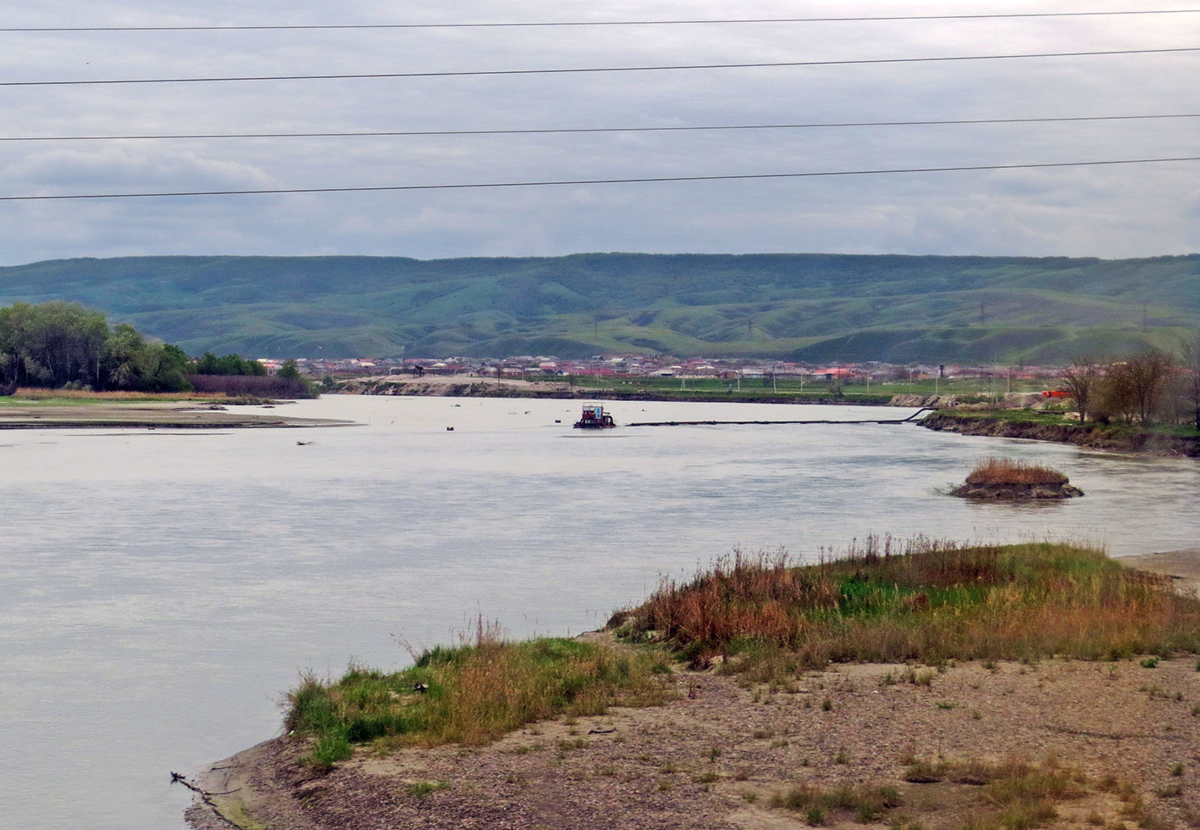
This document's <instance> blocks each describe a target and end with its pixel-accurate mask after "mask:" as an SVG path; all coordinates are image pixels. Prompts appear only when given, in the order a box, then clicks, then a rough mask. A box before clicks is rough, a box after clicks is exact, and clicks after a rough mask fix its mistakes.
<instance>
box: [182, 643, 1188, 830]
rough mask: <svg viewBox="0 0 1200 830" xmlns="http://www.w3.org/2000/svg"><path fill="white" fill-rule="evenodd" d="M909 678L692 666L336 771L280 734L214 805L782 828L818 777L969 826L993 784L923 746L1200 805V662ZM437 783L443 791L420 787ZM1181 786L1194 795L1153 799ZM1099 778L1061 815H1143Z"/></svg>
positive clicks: (236, 814)
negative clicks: (472, 735) (669, 687)
mask: <svg viewBox="0 0 1200 830" xmlns="http://www.w3.org/2000/svg"><path fill="white" fill-rule="evenodd" d="M927 671H928V673H930V674H933V671H932V670H927ZM904 672H905V667H904V666H887V665H852V666H840V667H837V668H836V669H832V670H829V671H823V672H813V673H809V674H807V675H806V676H804V677H803V678H801V679H800V680H799V681H798V682H797V683H796V684H795V686H794V687H793V688H792V689H791V690H780V691H777V692H775V693H769V692H766V691H765V690H763V689H746V688H741V687H740V686H739V684H738V682H737V680H736V679H735V678H732V677H722V676H718V675H716V674H713V673H712V672H704V673H690V672H689V673H683V674H681V676H680V678H679V680H678V684H679V689H680V692H681V695H680V698H679V699H678V700H675V701H674V702H672V703H669V704H668V705H666V706H663V707H661V708H655V709H615V710H612V711H611V712H610V713H609V714H608V715H606V716H603V717H595V718H580V719H579V720H578V721H575V722H568V721H562V720H559V721H554V722H547V723H541V724H537V725H533V726H530V727H527V728H525V729H522V730H520V731H518V732H516V733H514V734H511V735H509V736H508V737H505V738H504V739H502V740H500V741H498V742H496V743H495V744H493V745H491V746H488V747H484V748H463V747H458V746H444V747H438V748H434V749H409V750H403V751H400V752H396V753H393V754H391V755H387V756H383V757H375V756H372V755H371V754H370V753H369V751H363V750H360V752H359V753H358V754H357V755H356V756H355V758H354V759H353V760H351V761H349V762H346V763H345V764H342V765H339V766H338V767H337V768H336V769H335V770H334V771H333V772H331V773H329V774H327V775H323V774H318V773H315V772H313V771H312V770H310V769H308V768H306V767H303V766H300V765H298V764H297V756H298V754H299V751H298V748H297V747H295V746H294V745H292V744H290V743H289V742H287V741H286V740H285V739H275V740H273V741H269V742H267V743H265V744H261V745H259V746H258V747H255V748H254V749H253V750H250V751H248V752H247V753H242V754H240V755H239V756H235V757H234V758H232V759H230V760H228V761H226V762H223V763H221V764H217V765H214V769H213V770H212V771H211V772H210V773H209V774H208V775H207V776H206V777H205V781H206V788H208V789H210V790H213V791H215V792H227V791H229V790H236V792H234V793H232V794H230V795H227V796H217V797H215V799H214V801H215V803H216V805H217V806H218V808H219V809H221V810H222V811H223V812H224V813H225V814H227V815H229V816H230V817H231V818H234V819H235V820H236V821H238V822H244V821H245V820H246V819H247V818H249V819H251V820H252V821H253V822H257V824H254V823H246V824H245V825H244V826H247V827H261V828H268V829H269V830H333V829H334V828H337V830H358V828H376V827H405V828H415V827H421V828H488V829H489V830H507V829H511V830H518V828H519V830H534V829H535V828H546V830H550V828H554V829H555V830H559V829H560V828H573V830H592V829H593V828H595V830H601V829H602V828H603V830H610V828H611V829H613V830H617V829H621V830H623V829H625V828H628V830H634V829H635V828H637V830H641V829H642V828H662V829H663V830H665V829H666V828H680V830H682V828H721V829H722V830H739V829H741V830H749V829H750V828H778V830H782V828H801V827H806V826H807V822H806V817H805V815H804V814H803V813H799V814H797V813H794V812H789V811H787V810H784V809H780V808H772V807H771V806H769V805H770V799H771V796H772V795H773V794H775V793H779V792H783V791H786V790H787V789H788V788H790V787H793V786H795V785H797V784H799V783H801V782H808V783H812V784H817V785H821V786H825V787H834V786H836V785H837V784H839V783H843V782H847V781H850V782H871V783H882V784H892V785H894V786H896V787H898V788H899V789H900V790H901V792H902V793H903V796H904V799H905V805H906V809H904V810H902V811H901V812H904V813H906V814H907V815H908V816H910V817H911V818H913V819H914V820H919V821H920V822H921V824H922V825H923V826H925V827H927V828H931V830H941V828H958V827H961V826H962V825H963V824H964V823H965V820H966V818H967V817H968V816H969V815H970V813H971V812H972V810H973V809H974V808H975V805H976V800H977V799H978V798H979V797H980V788H979V787H977V786H970V785H967V784H957V785H955V784H949V783H941V784H915V783H910V782H906V781H905V780H904V771H905V768H906V766H907V764H908V762H909V760H910V759H911V757H912V756H914V755H915V756H923V757H928V758H936V757H939V756H944V757H946V758H950V759H986V760H1002V759H1004V758H1014V757H1015V758H1022V759H1027V760H1030V761H1033V762H1044V761H1045V760H1046V759H1047V758H1057V759H1059V760H1060V761H1062V762H1064V763H1068V764H1070V765H1071V766H1072V767H1074V768H1077V769H1078V770H1079V771H1080V772H1082V773H1084V774H1085V775H1086V776H1087V779H1088V781H1089V782H1093V783H1098V782H1100V781H1102V780H1103V778H1104V777H1105V776H1114V777H1116V778H1117V779H1120V780H1121V781H1124V782H1128V783H1129V784H1132V785H1133V786H1134V787H1135V788H1136V789H1137V791H1138V792H1139V793H1140V794H1142V796H1143V797H1144V798H1145V799H1146V800H1147V803H1148V804H1149V805H1150V806H1151V808H1152V809H1153V810H1154V811H1155V812H1156V813H1157V814H1158V815H1159V816H1160V818H1162V819H1164V820H1165V821H1167V822H1168V824H1169V825H1171V826H1182V822H1183V820H1184V817H1185V816H1189V815H1194V814H1195V811H1200V768H1198V767H1196V766H1195V759H1196V752H1197V749H1198V748H1200V719H1198V718H1196V717H1193V716H1191V715H1190V712H1191V709H1192V707H1193V706H1194V705H1195V701H1196V700H1197V699H1198V698H1197V696H1198V694H1200V675H1197V673H1196V671H1195V660H1194V658H1179V659H1175V660H1170V661H1163V662H1161V663H1160V664H1159V665H1158V666H1157V667H1156V668H1153V669H1148V668H1143V667H1141V666H1140V665H1139V663H1138V662H1136V661H1125V662H1121V663H1115V664H1112V663H1084V662H1078V661H1074V662H1068V661H1060V660H1052V661H1044V662H1042V663H1039V664H1037V665H1033V666H1025V665H1021V664H1016V663H1001V664H997V665H996V666H995V667H994V668H991V669H989V668H985V667H984V666H983V665H980V664H978V663H973V664H965V665H959V666H955V667H952V668H948V669H946V670H945V671H944V672H943V673H940V674H934V675H933V677H932V680H931V682H930V683H929V685H927V686H925V685H915V684H913V683H910V682H898V683H895V684H890V683H889V681H888V680H886V679H885V678H886V677H887V676H888V675H889V674H890V675H891V677H892V678H893V679H894V678H899V677H902V676H903V675H904ZM1148 690H1149V691H1148ZM1177 698H1178V699H1177ZM826 700H828V701H829V704H828V706H829V708H828V711H826V709H825V703H824V702H825V701H826ZM1177 764H1183V765H1184V767H1183V771H1182V774H1181V775H1178V776H1177V775H1175V774H1174V772H1173V771H1174V770H1175V769H1177V767H1176V765H1177ZM423 782H430V783H432V782H440V783H439V784H438V786H440V787H444V789H440V790H438V791H435V792H432V793H430V794H427V795H423V796H422V795H416V794H413V791H410V789H409V788H410V787H412V786H413V785H414V784H419V783H423ZM1176 784H1179V785H1181V789H1180V792H1179V794H1177V795H1163V796H1159V795H1155V794H1154V793H1155V791H1156V790H1157V791H1159V792H1163V793H1169V792H1173V789H1172V788H1173V786H1174V785H1176ZM1085 789H1086V790H1087V793H1086V794H1085V795H1083V796H1081V797H1080V798H1079V799H1077V800H1075V801H1072V802H1070V804H1069V805H1067V806H1066V807H1064V808H1063V809H1061V810H1060V813H1061V815H1062V817H1064V818H1067V819H1069V820H1065V821H1060V822H1058V823H1056V826H1071V825H1074V826H1079V827H1084V826H1086V824H1085V817H1092V822H1093V823H1094V821H1095V817H1097V816H1098V817H1100V819H1101V820H1102V821H1103V822H1107V824H1106V826H1109V827H1125V826H1126V825H1124V824H1122V823H1120V816H1119V812H1120V808H1121V804H1120V802H1119V801H1118V799H1117V798H1116V797H1115V796H1114V795H1113V794H1111V793H1107V792H1102V791H1101V790H1100V789H1099V788H1098V787H1093V786H1090V785H1089V786H1087V787H1085ZM190 818H191V820H192V826H193V827H195V828H197V830H215V828H218V827H222V826H225V827H227V826H228V825H227V824H223V823H221V822H219V821H218V820H216V819H215V818H214V817H213V816H212V814H211V813H208V812H207V811H206V810H203V809H201V808H196V809H193V810H192V812H191V815H190ZM834 823H835V824H836V823H839V822H834ZM841 823H843V824H845V825H846V826H860V825H855V824H854V823H853V822H850V821H846V822H841ZM1128 826H1130V827H1132V826H1133V825H1132V824H1130V825H1128Z"/></svg>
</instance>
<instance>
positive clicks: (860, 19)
mask: <svg viewBox="0 0 1200 830" xmlns="http://www.w3.org/2000/svg"><path fill="white" fill-rule="evenodd" d="M1196 12H1200V9H1136V10H1122V11H1089V12H1007V13H995V14H920V15H873V16H865V15H864V16H856V17H748V18H732V17H730V18H712V19H682V20H563V21H533V22H524V23H523V22H490V23H489V22H479V23H312V24H291V25H286V24H285V25H225V26H203V25H197V26H21V27H17V26H12V27H0V33H35V32H36V33H54V32H238V31H297V30H309V31H311V30H338V29H518V28H549V27H564V28H565V27H587V26H706V25H722V26H725V25H741V24H763V23H878V22H899V21H933V20H1015V19H1022V18H1047V17H1049V18H1055V17H1124V16H1132V15H1162V14H1195V13H1196Z"/></svg>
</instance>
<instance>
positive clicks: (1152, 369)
mask: <svg viewBox="0 0 1200 830" xmlns="http://www.w3.org/2000/svg"><path fill="white" fill-rule="evenodd" d="M1174 362H1175V361H1174V359H1173V358H1172V357H1171V355H1169V354H1166V353H1165V352H1160V351H1158V350H1154V349H1152V350H1150V351H1148V352H1144V353H1143V354H1140V355H1137V356H1135V357H1131V358H1129V359H1128V360H1124V361H1122V362H1120V363H1114V364H1113V365H1112V366H1110V367H1109V369H1108V386H1109V387H1110V389H1109V395H1110V396H1111V397H1112V399H1113V400H1115V401H1120V402H1121V408H1122V409H1124V411H1125V414H1126V417H1127V418H1130V419H1132V417H1133V416H1134V415H1136V416H1137V419H1138V420H1139V421H1141V422H1142V423H1143V424H1149V423H1152V422H1153V421H1154V418H1155V416H1156V415H1157V414H1158V409H1159V404H1160V402H1161V401H1162V396H1163V392H1164V391H1165V390H1166V388H1167V383H1168V381H1169V380H1170V379H1171V375H1172V373H1173V369H1174Z"/></svg>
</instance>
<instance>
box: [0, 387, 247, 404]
mask: <svg viewBox="0 0 1200 830" xmlns="http://www.w3.org/2000/svg"><path fill="white" fill-rule="evenodd" d="M224 397H225V395H223V394H222V395H213V394H205V395H202V394H198V393H196V392H88V391H84V390H80V389H39V388H36V387H30V386H22V387H20V388H19V389H17V390H16V391H15V392H14V393H13V398H14V399H20V398H24V399H27V400H34V401H47V400H68V401H107V402H109V403H123V402H128V403H137V402H141V401H191V400H205V401H207V400H212V399H214V398H224Z"/></svg>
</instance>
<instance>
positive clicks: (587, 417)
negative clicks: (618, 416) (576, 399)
mask: <svg viewBox="0 0 1200 830" xmlns="http://www.w3.org/2000/svg"><path fill="white" fill-rule="evenodd" d="M616 425H617V423H616V421H614V420H613V417H612V416H611V415H609V414H608V413H607V412H605V411H604V407H602V406H601V405H600V404H598V403H585V404H584V405H583V414H582V415H580V416H579V420H578V421H576V422H575V429H612V428H613V427H615V426H616Z"/></svg>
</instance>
